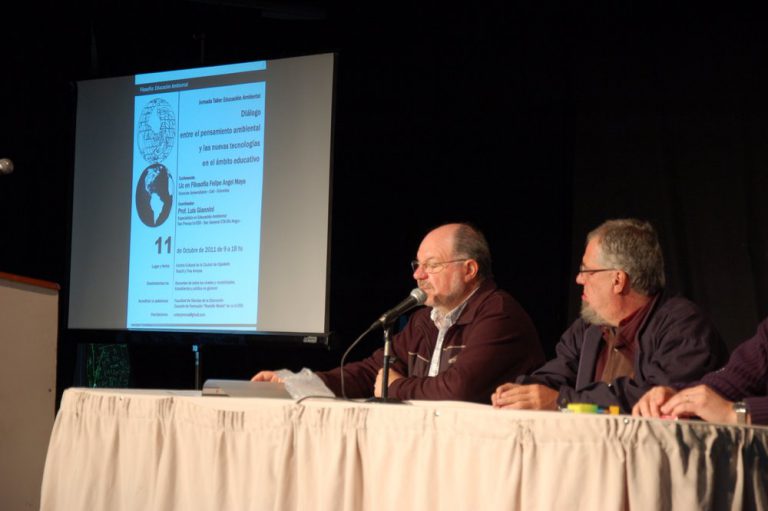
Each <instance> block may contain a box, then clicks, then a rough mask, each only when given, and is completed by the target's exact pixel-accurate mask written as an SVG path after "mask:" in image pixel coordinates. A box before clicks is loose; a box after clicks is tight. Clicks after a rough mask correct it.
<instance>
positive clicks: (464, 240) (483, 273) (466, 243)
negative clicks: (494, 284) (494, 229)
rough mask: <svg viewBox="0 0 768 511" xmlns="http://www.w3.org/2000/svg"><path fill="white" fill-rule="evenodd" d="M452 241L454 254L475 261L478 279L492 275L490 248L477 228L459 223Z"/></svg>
mask: <svg viewBox="0 0 768 511" xmlns="http://www.w3.org/2000/svg"><path fill="white" fill-rule="evenodd" d="M453 242H454V245H453V251H454V253H455V254H456V256H458V257H466V258H467V259H474V260H475V261H477V276H478V277H479V278H480V280H484V279H487V278H491V277H493V271H492V270H491V249H490V247H489V246H488V241H487V240H486V239H485V236H483V233H482V232H480V230H479V229H477V228H476V227H475V226H473V225H472V224H469V223H460V224H459V227H458V229H457V230H456V233H455V234H454V240H453Z"/></svg>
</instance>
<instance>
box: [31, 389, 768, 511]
mask: <svg viewBox="0 0 768 511" xmlns="http://www.w3.org/2000/svg"><path fill="white" fill-rule="evenodd" d="M767 492H768V428H763V427H738V426H726V425H713V424H706V423H701V422H696V421H668V420H648V419H636V418H632V417H628V416H606V415H585V414H568V413H558V412H537V411H525V412H523V411H517V412H512V411H503V410H502V411H500V410H494V409H493V408H491V407H490V406H485V405H477V404H471V403H459V402H450V401H449V402H446V401H439V402H438V401H420V402H419V401H417V402H412V403H410V404H407V405H395V404H374V403H361V402H351V401H340V400H323V399H310V400H305V401H303V402H301V403H299V404H297V403H295V402H294V401H291V400H282V399H246V398H227V397H203V396H201V395H200V394H199V393H198V392H194V391H186V392H185V391H176V392H174V391H141V390H124V391H115V390H112V391H109V390H93V389H79V388H73V389H68V390H67V391H66V392H65V393H64V396H63V400H62V403H61V407H60V409H59V412H58V414H57V417H56V422H55V425H54V428H53V431H52V434H51V440H50V445H49V448H48V454H47V458H46V463H45V472H44V475H43V484H42V491H41V509H42V510H44V511H48V510H62V511H75V510H88V511H92V510H110V511H120V510H179V511H181V510H184V511H188V510H195V509H201V510H203V509H204V510H213V509H215V510H281V511H282V510H334V511H335V510H355V511H357V510H393V511H394V510H397V511H402V510H410V509H414V510H416V509H425V510H426V509H452V510H463V509H467V510H469V509H471V510H475V509H483V510H496V509H513V510H514V509H520V510H536V509H568V510H574V509H584V510H587V509H588V510H595V509H600V510H612V509H617V510H618V509H636V510H663V509H685V510H688V509H733V510H742V509H768V493H767Z"/></svg>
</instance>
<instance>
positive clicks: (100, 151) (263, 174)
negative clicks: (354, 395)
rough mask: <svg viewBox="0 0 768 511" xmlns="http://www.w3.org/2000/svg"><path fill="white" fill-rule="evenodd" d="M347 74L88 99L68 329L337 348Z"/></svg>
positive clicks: (292, 70)
mask: <svg viewBox="0 0 768 511" xmlns="http://www.w3.org/2000/svg"><path fill="white" fill-rule="evenodd" d="M334 62H335V56H334V55H333V54H320V55H305V56H299V57H290V58H283V59H272V60H259V61H251V62H241V63H234V64H228V65H222V66H213V67H204V68H195V69H181V70H170V71H161V72H156V73H145V74H138V75H130V76H118V77H112V78H102V79H97V80H83V81H80V82H78V83H77V126H76V128H77V129H76V133H75V134H76V141H75V172H74V179H73V196H72V238H71V240H72V243H71V247H72V252H71V257H70V279H69V295H68V303H67V305H68V321H67V326H68V328H69V329H89V330H93V329H97V330H105V331H109V333H108V335H113V334H112V331H114V335H115V336H119V335H121V333H122V332H125V331H136V330H138V331H140V332H139V333H138V334H137V336H135V337H134V336H133V335H132V336H131V339H134V338H138V339H141V340H151V341H152V342H155V341H156V340H158V339H160V340H162V339H166V338H168V339H171V338H172V339H174V341H175V340H177V339H178V338H180V337H190V334H196V333H198V332H202V333H206V334H208V333H210V334H214V333H215V334H218V333H222V334H224V335H222V336H221V337H222V338H229V337H230V334H231V336H239V335H241V334H255V335H259V336H261V335H264V336H269V337H271V338H280V339H281V340H282V339H286V340H296V339H297V338H301V340H302V342H304V339H307V341H306V342H313V339H317V338H318V337H324V336H325V334H326V333H327V332H328V317H329V311H328V296H329V295H328V293H329V291H328V290H329V282H330V272H329V267H330V266H329V250H328V248H329V233H330V231H329V227H330V212H331V209H330V206H331V201H330V185H331V147H332V138H333V137H332V125H333V115H332V114H333V96H334V95H333V84H334ZM155 332H161V333H162V334H161V335H159V336H155V335H154V333H155ZM177 333H179V334H180V335H176V334H177ZM166 334H168V335H166ZM105 335H107V334H105ZM213 337H216V338H219V335H215V336H213ZM160 342H162V341H160Z"/></svg>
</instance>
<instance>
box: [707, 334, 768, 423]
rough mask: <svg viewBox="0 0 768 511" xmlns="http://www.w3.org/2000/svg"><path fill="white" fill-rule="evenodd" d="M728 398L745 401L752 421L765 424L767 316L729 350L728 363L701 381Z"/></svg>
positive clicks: (767, 419)
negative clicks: (747, 336) (755, 330)
mask: <svg viewBox="0 0 768 511" xmlns="http://www.w3.org/2000/svg"><path fill="white" fill-rule="evenodd" d="M699 383H704V384H706V385H708V386H709V387H711V388H712V389H713V390H715V391H716V392H717V393H718V394H720V395H721V396H723V397H724V398H726V399H728V400H730V401H741V400H743V401H744V402H745V403H747V408H749V414H750V416H751V417H752V424H768V319H764V320H763V322H762V323H760V325H759V326H758V327H757V332H755V336H754V337H752V338H751V339H749V340H746V341H744V342H743V343H741V344H740V345H738V346H737V347H736V349H735V350H733V353H731V358H730V359H729V360H728V363H727V364H726V365H725V367H723V368H722V369H720V370H719V371H715V372H714V373H709V374H707V375H706V376H704V378H702V379H701V382H699Z"/></svg>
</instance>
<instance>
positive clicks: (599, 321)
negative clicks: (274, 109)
mask: <svg viewBox="0 0 768 511" xmlns="http://www.w3.org/2000/svg"><path fill="white" fill-rule="evenodd" d="M581 319H583V320H584V321H586V322H587V323H590V324H592V325H598V326H599V325H607V324H608V322H607V321H606V320H604V319H603V317H602V316H600V314H598V313H597V312H595V309H593V308H592V307H590V306H589V304H588V303H587V302H585V301H583V300H582V302H581Z"/></svg>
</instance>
